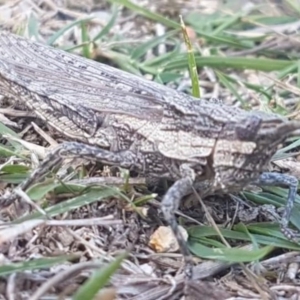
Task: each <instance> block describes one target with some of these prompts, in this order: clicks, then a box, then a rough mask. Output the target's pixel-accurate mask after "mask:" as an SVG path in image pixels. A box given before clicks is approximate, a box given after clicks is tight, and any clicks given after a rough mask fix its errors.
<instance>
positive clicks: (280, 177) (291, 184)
mask: <svg viewBox="0 0 300 300" xmlns="http://www.w3.org/2000/svg"><path fill="white" fill-rule="evenodd" d="M257 184H259V185H269V186H272V185H273V186H277V185H280V186H284V187H288V188H289V193H288V198H287V202H286V205H285V209H284V212H283V216H282V220H281V221H280V222H279V223H280V229H281V232H282V233H283V234H284V236H285V237H286V238H287V239H289V240H292V241H294V242H296V243H298V242H299V236H300V234H299V233H298V232H295V231H294V230H292V229H291V228H289V227H288V225H289V222H290V219H291V214H292V211H293V207H294V204H295V201H296V196H297V188H298V179H297V178H296V177H294V176H290V175H287V174H281V173H275V172H264V173H262V174H261V175H260V177H259V178H258V180H257Z"/></svg>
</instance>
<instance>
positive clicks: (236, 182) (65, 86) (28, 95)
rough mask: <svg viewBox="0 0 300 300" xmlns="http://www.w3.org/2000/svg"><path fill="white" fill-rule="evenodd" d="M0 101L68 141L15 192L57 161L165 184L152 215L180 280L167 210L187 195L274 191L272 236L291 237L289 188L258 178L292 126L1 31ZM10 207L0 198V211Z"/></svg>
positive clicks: (280, 180)
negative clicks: (279, 193)
mask: <svg viewBox="0 0 300 300" xmlns="http://www.w3.org/2000/svg"><path fill="white" fill-rule="evenodd" d="M0 93H1V94H3V95H6V96H8V97H13V98H14V99H15V101H18V102H20V103H22V104H23V105H25V106H26V107H27V109H28V110H30V111H33V112H34V113H35V114H36V116H37V117H39V118H40V119H42V120H44V121H45V122H46V123H47V124H49V125H50V126H52V127H53V128H54V129H56V130H57V131H58V132H60V133H61V134H62V135H64V136H65V137H66V138H68V139H69V140H71V141H73V142H66V143H64V144H62V145H60V146H59V147H58V148H57V149H55V150H54V151H52V153H50V154H49V155H48V157H47V158H46V159H45V160H44V161H43V162H42V163H41V165H40V167H39V168H38V169H37V170H35V171H33V173H32V175H31V176H30V177H29V178H28V179H27V180H26V181H25V182H23V183H22V184H21V186H20V187H21V188H22V189H27V188H28V187H29V186H30V185H31V184H32V183H33V182H34V181H35V180H36V179H38V178H41V177H42V176H44V175H45V173H46V172H47V171H48V170H49V169H50V168H52V167H53V166H55V165H57V164H58V163H60V162H61V160H62V158H63V157H67V156H75V157H84V158H89V159H94V160H97V161H100V162H103V163H105V164H109V165H117V166H121V167H124V168H128V169H130V170H134V171H136V172H138V173H140V174H141V175H143V176H145V177H146V178H147V179H148V180H149V181H152V182H155V180H156V179H157V178H167V179H170V180H173V181H174V182H175V183H174V184H173V186H172V187H171V188H170V189H169V190H168V192H167V193H166V195H165V196H164V198H163V201H162V211H163V213H164V216H165V218H166V221H167V222H168V223H169V224H170V226H171V227H172V230H173V231H174V233H175V235H176V237H177V239H178V241H179V244H180V248H181V251H182V253H183V254H184V256H185V258H186V261H187V269H186V275H187V278H190V277H191V276H192V268H191V267H190V263H189V261H190V260H189V259H188V257H189V250H188V248H187V245H186V243H185V242H184V241H183V239H182V236H181V235H180V232H179V231H178V226H177V222H176V219H175V216H174V212H175V211H176V210H177V208H178V206H179V203H180V200H181V198H182V197H184V196H185V195H187V194H190V193H191V192H192V191H193V187H194V188H196V189H197V190H198V192H199V193H200V195H201V196H202V197H205V196H207V195H209V194H213V193H227V192H230V191H239V190H241V189H242V188H243V187H245V186H246V185H248V184H249V183H259V184H269V185H274V184H276V185H277V184H280V185H284V186H286V187H288V188H289V191H290V192H289V198H288V201H287V205H286V210H285V213H284V219H283V220H282V224H281V226H282V231H283V232H284V234H285V235H286V236H287V237H289V238H294V237H295V234H294V233H293V232H292V231H291V230H290V229H289V228H288V223H289V219H290V214H291V211H292V207H293V204H294V200H295V195H296V189H297V185H298V181H297V179H296V178H294V177H291V176H285V175H281V174H274V173H264V170H265V169H266V167H267V165H268V163H269V161H270V159H271V157H272V156H273V154H274V153H275V152H276V151H277V146H278V145H279V144H280V143H282V142H283V141H285V139H286V138H287V137H289V136H290V134H291V133H292V132H293V131H294V130H296V129H300V123H299V122H295V121H288V120H286V119H284V118H281V117H279V116H276V115H273V114H267V113H263V112H258V111H257V112H248V111H245V110H242V109H239V108H235V107H231V106H227V105H225V104H223V103H221V102H220V101H218V100H215V99H212V101H206V100H199V99H195V98H193V97H191V96H188V95H186V94H183V93H180V92H177V91H175V90H172V89H170V88H168V87H165V86H163V85H160V84H158V83H155V82H151V81H148V80H145V79H143V78H140V77H137V76H134V75H131V74H128V73H126V72H123V71H120V70H117V69H114V68H112V67H109V66H107V65H104V64H100V63H97V62H95V61H91V60H87V59H84V58H81V57H79V56H76V55H73V54H69V53H66V52H64V51H61V50H58V49H54V48H51V47H49V46H46V45H42V44H38V43H35V42H32V41H29V40H27V39H24V38H22V37H19V36H15V35H12V34H9V33H5V32H1V33H0ZM14 199H15V196H13V195H12V196H10V197H8V198H2V199H1V200H0V201H1V205H2V206H5V205H9V204H10V203H11V202H12V201H13V200H14Z"/></svg>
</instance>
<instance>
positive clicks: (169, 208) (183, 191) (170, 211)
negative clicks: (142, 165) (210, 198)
mask: <svg viewBox="0 0 300 300" xmlns="http://www.w3.org/2000/svg"><path fill="white" fill-rule="evenodd" d="M180 173H181V175H182V178H181V179H179V180H177V181H176V182H175V183H174V184H173V185H172V186H171V187H170V188H169V190H168V191H167V193H166V194H165V196H164V198H163V200H162V203H161V209H162V212H163V214H164V217H165V220H166V221H167V223H168V224H169V226H170V227H171V230H172V231H173V234H174V236H175V238H176V240H177V242H178V245H179V248H180V251H181V253H182V255H183V257H184V261H185V280H186V284H185V294H187V291H186V289H187V287H188V282H189V281H190V280H191V279H192V277H193V263H192V257H191V253H190V251H189V249H188V246H187V243H186V241H185V240H184V238H183V235H182V233H181V232H180V230H179V227H178V223H177V221H176V217H175V212H176V211H177V209H178V208H179V205H180V201H181V199H182V198H183V197H184V196H187V195H189V194H191V193H192V192H193V184H194V181H195V172H194V170H193V169H192V168H191V167H190V166H189V165H188V164H183V165H182V166H181V170H180Z"/></svg>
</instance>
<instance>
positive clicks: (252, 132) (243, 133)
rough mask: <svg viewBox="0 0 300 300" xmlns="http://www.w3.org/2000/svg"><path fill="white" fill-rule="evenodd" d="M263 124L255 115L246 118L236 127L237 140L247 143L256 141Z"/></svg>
mask: <svg viewBox="0 0 300 300" xmlns="http://www.w3.org/2000/svg"><path fill="white" fill-rule="evenodd" d="M261 122H262V119H261V118H260V117H258V116H255V115H250V116H249V117H247V118H245V119H244V120H243V121H241V123H240V124H238V125H237V126H236V129H235V132H236V135H237V138H238V139H240V140H246V141H249V140H253V139H255V137H256V135H257V132H258V130H259V128H260V126H261Z"/></svg>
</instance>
